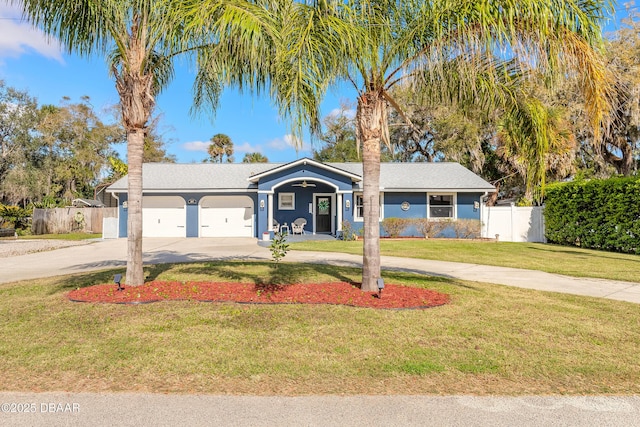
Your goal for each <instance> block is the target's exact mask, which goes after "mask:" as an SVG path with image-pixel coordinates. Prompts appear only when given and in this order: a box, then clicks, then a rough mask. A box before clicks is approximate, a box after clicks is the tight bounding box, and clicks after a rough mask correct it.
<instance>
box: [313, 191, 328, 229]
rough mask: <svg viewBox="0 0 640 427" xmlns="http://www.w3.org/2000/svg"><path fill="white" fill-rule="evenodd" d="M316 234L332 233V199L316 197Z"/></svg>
mask: <svg viewBox="0 0 640 427" xmlns="http://www.w3.org/2000/svg"><path fill="white" fill-rule="evenodd" d="M316 233H331V197H329V196H318V197H316Z"/></svg>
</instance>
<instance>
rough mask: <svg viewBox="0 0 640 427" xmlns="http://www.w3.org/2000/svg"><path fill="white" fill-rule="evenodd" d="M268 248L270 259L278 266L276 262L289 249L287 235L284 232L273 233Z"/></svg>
mask: <svg viewBox="0 0 640 427" xmlns="http://www.w3.org/2000/svg"><path fill="white" fill-rule="evenodd" d="M269 250H270V251H271V259H272V260H273V262H274V266H275V268H278V263H279V262H280V260H281V259H282V258H284V257H285V256H286V255H287V251H288V250H289V245H288V244H287V236H286V235H285V234H284V233H275V234H274V237H273V240H272V241H271V245H270V246H269Z"/></svg>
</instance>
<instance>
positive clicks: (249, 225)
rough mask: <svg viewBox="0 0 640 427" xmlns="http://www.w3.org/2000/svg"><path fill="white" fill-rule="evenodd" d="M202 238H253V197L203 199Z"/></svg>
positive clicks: (212, 197) (207, 197)
mask: <svg viewBox="0 0 640 427" xmlns="http://www.w3.org/2000/svg"><path fill="white" fill-rule="evenodd" d="M200 237H253V200H252V199H251V197H249V196H206V197H203V198H202V199H201V200H200Z"/></svg>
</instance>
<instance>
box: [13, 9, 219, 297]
mask: <svg viewBox="0 0 640 427" xmlns="http://www.w3.org/2000/svg"><path fill="white" fill-rule="evenodd" d="M10 1H11V2H12V3H15V4H17V5H19V6H20V7H22V11H23V15H24V16H25V17H26V18H27V19H29V20H30V21H31V22H32V23H33V25H35V26H37V27H39V28H41V29H42V30H43V31H44V32H45V33H47V34H49V35H51V36H54V37H56V38H58V39H59V40H60V42H61V43H62V44H63V46H65V48H66V49H67V50H68V51H69V52H75V53H78V54H80V55H91V54H98V55H103V56H105V58H106V59H107V61H108V64H109V66H110V71H111V74H112V76H113V78H114V80H115V86H116V89H117V91H118V95H119V96H120V105H121V108H122V115H121V119H122V123H123V125H124V128H125V130H126V133H127V162H128V173H129V177H128V201H127V204H128V220H127V227H128V242H127V245H128V249H127V273H126V283H127V284H129V285H140V284H142V283H144V275H143V270H142V158H143V149H144V139H145V135H146V133H147V128H148V123H149V119H150V117H151V114H152V112H153V110H154V107H155V98H156V96H157V95H158V94H159V93H160V91H161V90H162V89H163V88H165V87H166V86H167V85H168V83H169V82H170V81H171V78H172V77H173V71H174V66H173V59H174V58H175V57H176V56H177V55H179V54H180V53H183V52H185V51H187V50H189V49H191V48H193V43H194V40H195V36H196V34H191V35H189V34H187V33H186V32H185V30H184V28H185V25H184V21H185V19H186V18H187V17H180V19H178V16H177V15H175V14H174V13H172V11H173V8H174V6H176V3H177V2H175V1H170V0H130V1H123V0H102V1H90V0H10ZM172 17H175V19H174V18H172ZM205 89H206V88H205ZM215 90H217V88H216V89H215ZM205 93H209V92H205ZM214 98H215V95H209V97H208V99H214Z"/></svg>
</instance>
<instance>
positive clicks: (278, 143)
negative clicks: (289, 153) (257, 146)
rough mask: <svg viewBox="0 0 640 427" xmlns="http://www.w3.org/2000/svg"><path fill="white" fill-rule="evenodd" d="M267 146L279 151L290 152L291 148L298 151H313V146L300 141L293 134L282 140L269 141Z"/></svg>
mask: <svg viewBox="0 0 640 427" xmlns="http://www.w3.org/2000/svg"><path fill="white" fill-rule="evenodd" d="M267 146H268V147H269V148H271V149H273V150H278V151H284V150H289V149H291V148H295V149H297V150H298V151H309V150H311V144H309V143H308V142H306V141H299V140H297V139H296V138H295V137H294V136H293V135H291V134H287V135H285V136H283V137H282V138H276V139H274V140H272V141H269V143H268V144H267Z"/></svg>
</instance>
